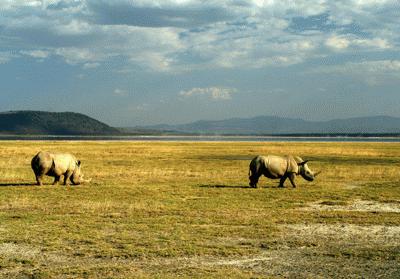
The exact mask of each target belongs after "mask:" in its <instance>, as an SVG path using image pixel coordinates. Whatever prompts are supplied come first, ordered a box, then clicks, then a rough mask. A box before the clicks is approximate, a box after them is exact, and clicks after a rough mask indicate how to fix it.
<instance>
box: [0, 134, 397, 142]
mask: <svg viewBox="0 0 400 279" xmlns="http://www.w3.org/2000/svg"><path fill="white" fill-rule="evenodd" d="M1 140H27V141H29V140H46V141H57V140H66V141H199V142H201V141H225V142H229V141H245V142H252V141H266V142H268V141H273V142H277V141H287V142H306V141H307V142H310V141H311V142H400V137H344V136H337V137H295V136H291V137H283V136H15V135H1V136H0V141H1Z"/></svg>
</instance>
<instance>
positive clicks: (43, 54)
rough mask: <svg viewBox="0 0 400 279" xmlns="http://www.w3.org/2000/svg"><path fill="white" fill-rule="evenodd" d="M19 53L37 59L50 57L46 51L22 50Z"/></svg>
mask: <svg viewBox="0 0 400 279" xmlns="http://www.w3.org/2000/svg"><path fill="white" fill-rule="evenodd" d="M21 53H22V54H24V55H28V56H31V57H33V58H38V59H44V58H47V57H49V56H50V52H49V51H47V50H23V51H21Z"/></svg>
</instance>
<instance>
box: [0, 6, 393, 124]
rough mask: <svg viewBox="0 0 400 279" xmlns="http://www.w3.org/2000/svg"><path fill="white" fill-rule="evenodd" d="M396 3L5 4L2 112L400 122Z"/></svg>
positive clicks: (137, 119) (133, 120)
mask: <svg viewBox="0 0 400 279" xmlns="http://www.w3.org/2000/svg"><path fill="white" fill-rule="evenodd" d="M399 18H400V3H399V1H398V0H335V1H333V0H298V1H289V0H279V1H278V0H276V1H275V0H249V1H244V0H226V1H222V0H204V1H194V0H162V1H161V0H155V1H148V0H138V1H136V0H114V1H108V0H42V1H39V0H1V1H0V111H8V110H22V109H23V110H26V109H30V110H49V111H74V112H81V113H85V114H88V115H89V116H92V117H95V118H97V119H99V120H101V121H104V122H106V123H108V124H111V125H115V126H135V125H147V124H159V123H170V124H172V123H187V122H192V121H195V120H200V119H226V118H232V117H252V116H258V115H276V116H284V117H296V118H303V119H307V120H328V119H333V118H346V117H356V116H366V115H391V116H398V117H400V109H399V105H400V32H399V30H400V20H399Z"/></svg>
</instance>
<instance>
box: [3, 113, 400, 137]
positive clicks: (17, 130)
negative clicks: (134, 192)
mask: <svg viewBox="0 0 400 279" xmlns="http://www.w3.org/2000/svg"><path fill="white" fill-rule="evenodd" d="M0 134H3V135H5V134H13V135H133V134H135V135H138V134H142V135H161V134H173V135H177V134H190V135H196V134H200V135H396V136H400V118H396V117H389V116H372V117H358V118H348V119H336V120H330V121H306V120H303V119H292V118H283V117H275V116H259V117H253V118H232V119H227V120H219V121H204V120H203V121H196V122H193V123H188V124H182V125H153V126H143V127H134V128H115V127H110V126H109V125H107V124H105V123H102V122H100V121H98V120H96V119H93V118H91V117H89V116H87V115H84V114H80V113H74V112H46V111H9V112H0Z"/></svg>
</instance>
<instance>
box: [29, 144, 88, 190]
mask: <svg viewBox="0 0 400 279" xmlns="http://www.w3.org/2000/svg"><path fill="white" fill-rule="evenodd" d="M81 166H82V164H81V161H79V160H77V159H76V158H75V156H74V155H72V154H69V153H51V152H46V151H40V152H39V153H38V154H36V155H35V156H34V157H33V158H32V161H31V167H32V170H33V172H34V173H35V176H36V182H37V185H40V186H41V185H43V182H42V180H43V176H44V175H47V176H52V177H54V182H53V185H55V184H58V182H59V181H60V178H61V176H64V185H68V180H70V181H71V182H72V184H74V185H79V184H81V183H83V182H90V180H85V179H84V178H83V174H82V173H81Z"/></svg>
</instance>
